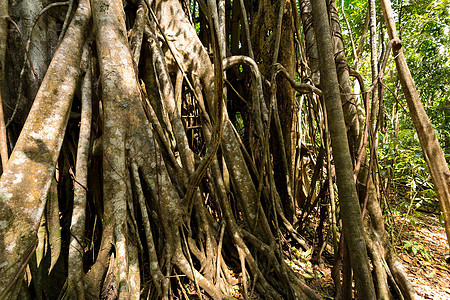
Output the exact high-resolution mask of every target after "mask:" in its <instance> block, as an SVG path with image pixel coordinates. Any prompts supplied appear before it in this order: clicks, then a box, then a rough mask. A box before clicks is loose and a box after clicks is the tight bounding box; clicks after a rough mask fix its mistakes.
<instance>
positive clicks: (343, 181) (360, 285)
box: [312, 0, 375, 299]
mask: <svg viewBox="0 0 450 300" xmlns="http://www.w3.org/2000/svg"><path fill="white" fill-rule="evenodd" d="M312 8H313V9H312V15H313V21H314V31H315V35H316V39H317V46H318V47H317V48H318V52H319V67H320V71H321V72H320V78H321V87H322V92H323V95H324V98H325V105H326V108H327V112H328V127H329V128H330V135H331V144H332V148H333V156H334V159H335V162H336V179H337V186H338V195H339V199H340V204H341V214H342V221H343V230H344V234H345V237H346V240H347V245H348V248H349V252H350V259H351V263H352V266H353V271H354V274H355V276H354V277H355V281H356V289H357V294H358V297H359V298H361V299H375V290H374V287H373V281H372V276H371V273H370V269H369V264H368V257H367V252H366V244H365V241H364V231H363V222H362V216H361V210H360V207H359V200H358V195H357V193H356V186H355V182H354V180H353V165H352V160H351V157H350V151H349V148H348V143H347V132H346V126H345V122H344V113H343V110H342V105H341V100H340V91H339V84H338V79H337V73H336V65H335V61H334V56H333V48H332V44H331V42H332V41H331V35H330V25H329V23H328V12H327V7H326V3H325V0H319V1H313V2H312Z"/></svg>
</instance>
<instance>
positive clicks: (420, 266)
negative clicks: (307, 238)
mask: <svg viewBox="0 0 450 300" xmlns="http://www.w3.org/2000/svg"><path fill="white" fill-rule="evenodd" d="M405 214H406V212H401V211H397V212H395V213H394V214H393V218H391V220H392V219H393V220H394V225H392V226H393V228H394V231H393V232H394V233H393V237H392V238H393V240H394V243H395V249H396V253H397V255H398V256H399V257H400V259H401V260H402V262H403V267H404V268H405V271H406V273H407V274H408V277H409V279H410V280H411V283H412V285H413V287H414V288H415V290H416V292H417V294H418V295H419V299H436V300H438V299H441V300H444V299H450V261H449V262H447V261H446V259H447V260H450V258H449V256H450V251H449V247H448V244H447V238H446V235H445V230H444V226H443V225H442V224H441V223H440V222H439V218H438V216H439V213H437V214H434V213H425V212H418V211H415V212H413V213H410V214H409V216H408V217H406V216H405ZM299 254H300V256H303V257H304V259H294V260H289V259H287V262H288V264H289V265H290V266H291V267H292V268H293V269H294V270H295V271H296V272H297V273H298V274H299V275H301V277H303V279H304V281H305V282H306V283H307V284H308V286H310V287H312V288H313V289H315V290H317V291H319V293H321V295H322V296H323V297H324V299H334V297H333V295H334V283H333V280H332V278H331V268H332V265H330V264H329V263H327V260H326V259H322V260H321V262H320V264H317V263H311V261H310V258H311V255H308V253H299Z"/></svg>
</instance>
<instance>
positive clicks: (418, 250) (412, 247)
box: [403, 241, 433, 261]
mask: <svg viewBox="0 0 450 300" xmlns="http://www.w3.org/2000/svg"><path fill="white" fill-rule="evenodd" d="M403 251H405V252H406V253H410V254H413V255H414V256H416V255H420V256H421V257H422V258H424V259H425V260H426V261H430V260H431V259H432V258H433V257H432V256H431V254H430V253H428V251H427V249H426V248H425V246H424V245H423V244H422V243H420V242H416V241H403Z"/></svg>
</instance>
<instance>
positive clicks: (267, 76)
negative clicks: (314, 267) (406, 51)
mask: <svg viewBox="0 0 450 300" xmlns="http://www.w3.org/2000/svg"><path fill="white" fill-rule="evenodd" d="M369 2H370V3H372V4H371V5H372V6H371V7H372V8H373V5H374V2H373V1H369ZM0 3H1V4H0V9H1V20H0V22H1V26H0V39H1V41H0V46H1V52H0V53H1V57H0V62H1V72H0V75H1V76H0V80H1V100H2V103H3V106H0V108H2V109H0V150H1V158H2V160H1V162H2V170H3V173H2V176H1V179H0V257H1V258H2V259H1V261H0V271H1V274H2V275H1V278H0V297H1V299H57V298H63V299H98V298H102V299H115V298H118V299H129V298H131V299H139V298H144V299H160V298H163V299H188V298H190V297H193V296H195V295H196V296H195V297H198V298H200V299H202V298H212V299H224V298H232V297H233V296H235V294H234V292H233V287H235V286H238V288H239V290H240V293H241V296H242V297H244V298H245V299H248V298H252V297H255V296H258V297H260V298H264V299H321V296H320V294H319V293H318V292H317V291H315V290H313V289H311V288H310V287H308V285H307V284H306V283H305V282H304V279H303V278H302V277H301V276H299V275H298V274H297V273H296V272H294V270H293V269H291V267H290V266H289V265H288V263H287V260H288V254H289V253H291V254H290V255H292V251H290V249H292V248H293V247H295V248H296V249H300V250H301V251H307V250H309V249H311V251H312V253H313V256H314V257H316V258H317V257H320V256H321V255H324V256H325V255H328V259H329V261H330V262H331V263H332V264H333V265H334V267H333V269H332V275H333V280H334V285H335V293H336V297H337V298H344V299H347V298H348V297H352V293H356V295H357V297H358V298H360V299H375V298H378V299H391V297H393V296H395V297H398V298H404V299H415V297H416V293H415V291H414V289H413V288H412V286H411V284H410V283H409V280H408V278H407V277H406V275H405V273H404V271H403V269H402V265H401V263H400V261H399V260H398V258H397V257H396V255H395V252H394V250H393V248H392V246H391V244H390V240H389V236H388V235H387V233H386V230H385V228H384V222H383V216H382V210H381V208H380V197H379V190H378V189H377V188H376V185H377V181H376V175H373V174H375V172H376V170H375V169H376V167H375V163H374V160H375V158H374V157H375V154H374V153H375V151H376V143H375V142H374V139H373V136H374V134H375V133H376V131H377V120H378V114H379V110H378V109H377V107H378V103H379V102H378V101H379V100H378V98H381V95H375V92H374V91H377V89H378V85H380V84H381V83H380V82H381V81H382V73H383V67H382V68H381V70H380V74H377V75H375V76H374V77H373V84H372V85H371V86H368V87H364V85H363V82H362V81H361V80H360V81H359V85H358V86H360V92H359V91H354V90H353V87H354V86H356V85H357V84H355V82H357V79H358V78H359V79H360V76H359V74H358V73H357V70H355V68H353V67H350V66H349V64H348V63H347V60H346V56H345V48H344V43H343V39H342V33H341V27H340V24H339V17H338V12H337V9H336V3H335V1H334V0H327V1H325V0H311V1H310V0H301V1H291V0H276V1H273V0H272V1H271V0H262V1H250V0H239V1H238V0H217V1H216V0H198V1H196V0H154V1H151V0H145V1H144V0H128V1H119V0H90V1H89V0H78V1H75V0H69V1H51V0H36V1H31V0H23V1H18V0H10V1H7V0H6V1H5V0H3V1H0ZM382 4H383V5H384V8H383V9H386V11H387V12H386V11H383V12H384V13H385V15H389V11H390V3H389V0H387V1H382ZM371 22H373V19H371ZM394 26H395V25H394ZM391 31H392V29H391ZM391 31H390V32H389V33H390V34H391ZM394 32H395V28H394ZM371 34H372V35H376V34H377V33H376V32H375V33H373V32H372V31H371ZM390 39H391V41H390V42H389V43H388V49H393V51H394V54H396V55H397V56H396V59H397V57H398V55H399V54H398V53H399V51H400V52H401V51H402V50H401V41H400V40H399V39H398V36H397V37H396V36H393V37H390ZM388 57H389V52H387V54H386V55H385V57H384V61H382V62H381V63H382V65H383V64H384V65H383V66H385V64H386V60H387V59H388ZM375 58H376V55H375ZM375 63H377V62H376V61H375ZM400 67H401V66H400ZM400 67H399V68H400ZM403 67H404V66H403ZM406 68H407V66H406ZM355 80H356V81H355ZM412 84H413V85H414V83H412ZM371 93H374V96H373V97H372V96H371V95H372V94H371ZM357 94H360V96H358V95H357ZM419 102H420V101H419ZM422 110H423V109H422ZM418 130H419V129H418ZM439 149H440V148H439ZM441 152H442V151H441ZM441 171H442V170H441ZM444 171H445V170H444ZM447 171H448V169H447ZM439 172H440V171H437V173H436V174H438V173H439ZM435 184H436V183H435ZM447 187H448V185H447ZM446 193H447V199H448V189H447V192H446ZM442 194H443V195H444V194H445V192H443V193H442ZM444 196H445V195H444ZM444 196H442V197H444ZM442 203H446V202H445V201H444V200H442ZM442 207H443V210H444V211H447V212H448V209H445V205H443V206H442ZM447 207H448V206H447ZM314 222H315V223H316V225H315V226H312V223H314ZM326 244H329V245H331V246H328V247H326ZM294 255H295V254H294ZM352 282H355V291H353V290H352Z"/></svg>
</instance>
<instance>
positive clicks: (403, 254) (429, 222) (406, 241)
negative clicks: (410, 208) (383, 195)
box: [394, 211, 450, 299]
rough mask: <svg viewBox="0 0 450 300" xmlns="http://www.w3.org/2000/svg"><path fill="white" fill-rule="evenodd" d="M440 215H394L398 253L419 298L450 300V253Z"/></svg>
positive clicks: (415, 213) (418, 213)
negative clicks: (398, 234) (401, 228)
mask: <svg viewBox="0 0 450 300" xmlns="http://www.w3.org/2000/svg"><path fill="white" fill-rule="evenodd" d="M438 216H439V213H437V214H436V213H426V212H419V211H415V212H414V213H412V214H410V216H408V217H406V216H404V214H400V213H397V214H394V220H395V226H394V227H395V229H396V230H395V232H396V233H398V232H399V229H400V227H401V226H402V225H403V226H404V227H403V230H402V231H401V232H400V236H399V237H398V238H397V239H396V240H397V242H396V243H395V245H396V252H397V254H398V255H399V256H400V258H401V259H402V261H403V266H404V268H405V270H406V272H407V274H408V276H409V278H410V280H411V282H412V284H413V286H414V288H415V289H416V291H417V293H418V294H419V296H421V297H423V298H424V299H450V262H449V261H446V258H447V260H448V259H449V258H448V257H449V255H450V251H449V247H448V244H447V237H446V235H445V230H444V226H443V225H442V224H441V223H440V222H439V218H438Z"/></svg>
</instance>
